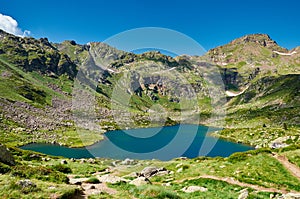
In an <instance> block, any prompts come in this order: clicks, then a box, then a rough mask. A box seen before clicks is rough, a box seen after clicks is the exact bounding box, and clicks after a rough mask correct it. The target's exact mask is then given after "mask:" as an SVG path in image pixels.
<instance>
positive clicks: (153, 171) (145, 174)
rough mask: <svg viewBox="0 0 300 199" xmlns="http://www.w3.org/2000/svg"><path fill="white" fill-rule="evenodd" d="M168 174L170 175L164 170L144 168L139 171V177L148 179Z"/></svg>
mask: <svg viewBox="0 0 300 199" xmlns="http://www.w3.org/2000/svg"><path fill="white" fill-rule="evenodd" d="M169 173H170V171H168V170H167V169H165V168H157V167H146V168H144V169H143V170H142V171H141V173H140V176H143V177H146V178H150V177H152V176H155V175H166V174H169Z"/></svg>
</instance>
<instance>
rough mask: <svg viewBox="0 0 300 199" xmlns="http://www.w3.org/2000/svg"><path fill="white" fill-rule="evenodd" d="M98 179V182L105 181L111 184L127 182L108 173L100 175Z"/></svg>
mask: <svg viewBox="0 0 300 199" xmlns="http://www.w3.org/2000/svg"><path fill="white" fill-rule="evenodd" d="M98 179H99V180H100V182H107V183H111V184H117V183H120V182H127V181H128V180H126V179H124V178H121V177H118V176H114V175H110V174H106V175H103V176H100V177H99V178H98Z"/></svg>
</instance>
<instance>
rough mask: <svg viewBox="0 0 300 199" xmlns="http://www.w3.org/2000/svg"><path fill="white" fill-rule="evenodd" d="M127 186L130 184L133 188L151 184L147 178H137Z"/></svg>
mask: <svg viewBox="0 0 300 199" xmlns="http://www.w3.org/2000/svg"><path fill="white" fill-rule="evenodd" d="M129 184H132V185H135V186H141V185H146V184H151V182H150V180H149V179H148V178H145V177H138V178H136V179H134V180H132V181H131V182H130V183H129Z"/></svg>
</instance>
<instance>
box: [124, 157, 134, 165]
mask: <svg viewBox="0 0 300 199" xmlns="http://www.w3.org/2000/svg"><path fill="white" fill-rule="evenodd" d="M121 164H122V165H135V164H136V161H135V160H132V159H129V158H126V159H125V160H123V161H122V162H121Z"/></svg>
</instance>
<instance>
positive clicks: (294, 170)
mask: <svg viewBox="0 0 300 199" xmlns="http://www.w3.org/2000/svg"><path fill="white" fill-rule="evenodd" d="M272 156H273V157H274V158H275V159H276V160H278V161H279V162H280V163H281V164H282V165H283V166H284V167H285V168H286V169H287V170H288V171H289V172H290V173H291V174H292V175H293V176H295V177H296V178H298V180H300V168H299V167H298V166H297V165H294V164H292V163H291V162H290V161H289V160H288V159H287V157H285V156H283V155H278V154H275V153H273V155H272Z"/></svg>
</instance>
